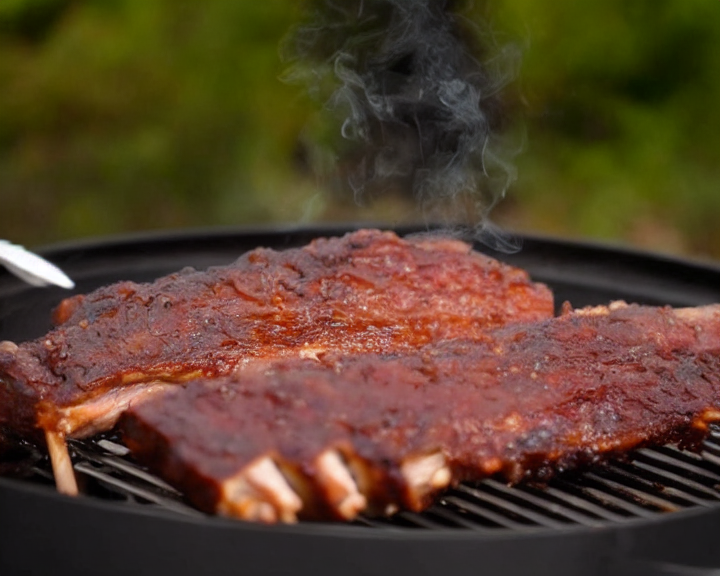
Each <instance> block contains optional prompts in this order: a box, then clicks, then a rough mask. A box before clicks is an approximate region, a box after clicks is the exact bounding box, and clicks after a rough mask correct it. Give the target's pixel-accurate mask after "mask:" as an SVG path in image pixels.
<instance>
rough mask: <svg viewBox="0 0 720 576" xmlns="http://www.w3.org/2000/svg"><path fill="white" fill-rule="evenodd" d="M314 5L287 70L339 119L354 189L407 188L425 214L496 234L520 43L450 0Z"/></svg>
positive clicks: (340, 160)
mask: <svg viewBox="0 0 720 576" xmlns="http://www.w3.org/2000/svg"><path fill="white" fill-rule="evenodd" d="M307 7H308V21H307V22H305V23H303V24H302V25H300V26H298V27H297V29H296V30H295V31H294V32H293V33H292V34H291V36H290V39H289V42H288V43H287V45H286V48H287V50H288V54H289V55H290V57H291V59H292V61H293V66H292V67H291V69H290V71H289V73H288V75H287V77H286V79H288V80H290V81H302V82H303V83H305V84H306V86H307V87H308V89H309V90H310V91H311V93H312V94H313V95H314V96H315V97H317V98H319V99H321V100H322V101H323V102H324V103H325V104H326V107H325V108H326V110H329V111H332V112H333V113H334V114H333V117H335V118H339V119H340V120H339V124H340V125H339V126H338V132H339V133H340V134H341V136H342V140H340V141H335V140H333V139H332V138H329V139H328V140H329V142H330V146H331V147H332V148H333V149H334V152H335V155H336V156H337V165H336V168H337V169H339V170H340V171H341V172H342V173H343V174H344V175H345V177H344V178H342V181H344V182H347V184H348V185H349V187H350V188H351V190H352V193H353V195H354V198H355V200H356V201H358V202H363V201H367V200H369V199H372V198H373V197H374V196H377V195H378V194H381V193H398V192H400V193H410V194H412V195H413V196H414V197H415V198H416V199H417V201H418V204H419V205H420V206H421V207H422V209H423V211H424V212H425V213H426V215H427V216H428V218H432V219H438V218H440V219H442V220H443V221H444V222H445V223H449V222H452V223H454V224H459V225H465V226H471V227H473V228H474V229H475V230H476V232H478V234H482V235H485V236H487V234H488V230H489V229H490V227H491V226H490V222H489V219H488V215H489V212H490V210H491V209H492V207H493V206H494V205H495V204H496V203H497V201H498V200H499V199H500V198H502V197H503V196H504V194H505V191H506V190H507V188H508V186H509V185H510V184H511V183H512V181H513V179H514V177H515V172H514V167H513V165H512V163H511V159H512V152H511V151H510V150H509V149H508V147H507V146H506V144H505V142H504V139H503V134H504V128H505V126H506V115H505V113H504V106H503V99H502V94H503V89H504V88H505V87H506V85H507V84H508V82H509V81H510V80H512V79H513V78H514V76H515V70H516V66H517V63H518V60H519V57H518V49H517V47H516V46H515V45H514V44H506V45H501V44H500V43H499V42H497V40H496V38H495V36H494V35H493V34H492V32H491V31H490V30H489V29H484V28H482V26H481V25H480V24H478V23H477V22H472V21H470V20H469V19H468V18H466V17H465V15H464V14H465V13H466V12H467V8H468V6H467V5H466V4H465V3H460V2H456V1H453V0H334V1H333V0H315V1H311V2H309V3H308V4H307ZM286 55H287V54H286ZM491 236H492V237H493V238H494V240H495V243H496V244H497V241H501V239H500V238H499V237H498V236H496V235H492V234H491Z"/></svg>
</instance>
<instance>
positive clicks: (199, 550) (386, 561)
mask: <svg viewBox="0 0 720 576" xmlns="http://www.w3.org/2000/svg"><path fill="white" fill-rule="evenodd" d="M360 227H364V228H369V227H377V226H376V225H373V224H369V223H363V224H362V225H353V226H350V225H347V226H346V225H342V226H338V225H328V226H314V227H304V226H301V227H298V226H288V227H282V228H277V227H268V228H255V229H242V228H241V229H238V228H219V229H218V228H212V229H197V230H182V231H171V232H153V233H141V234H132V235H122V236H114V237H107V238H95V239H88V240H82V241H75V242H69V243H65V244H57V245H53V246H48V247H43V248H41V249H40V250H38V252H40V253H41V254H43V255H45V256H47V257H48V258H50V259H51V260H53V261H54V262H56V263H57V264H59V265H61V266H62V267H63V268H64V269H65V270H66V271H67V272H68V273H69V274H70V275H71V277H73V278H74V279H75V280H76V281H77V283H78V289H77V291H79V292H84V291H87V290H89V289H92V287H94V286H92V285H88V284H92V282H93V281H94V280H93V279H98V278H100V277H102V276H103V274H123V275H126V274H127V273H128V272H130V273H131V274H130V275H131V276H132V275H135V274H138V275H140V276H142V275H143V274H146V273H148V272H150V271H153V270H155V268H154V266H156V265H157V262H158V260H159V259H161V258H162V259H163V265H164V266H165V267H166V268H167V269H168V272H169V271H174V270H176V269H179V268H180V267H181V266H177V259H189V260H191V261H192V260H197V259H203V258H207V257H208V256H212V257H214V256H216V251H217V250H218V248H220V252H221V253H223V254H225V257H223V258H219V259H218V260H217V263H218V264H221V263H226V262H227V261H228V260H227V255H228V254H229V253H234V254H235V256H238V255H239V254H240V253H241V252H242V251H244V250H247V249H250V248H253V247H255V246H258V245H266V246H270V247H275V248H284V247H290V246H296V245H300V244H304V243H306V242H307V241H309V240H311V239H312V238H315V237H317V236H327V235H339V234H344V233H346V232H348V231H350V230H354V229H357V228H360ZM434 229H435V228H433V227H430V230H431V231H433V230H434ZM427 230H428V228H427V227H424V226H407V227H402V228H396V229H395V231H396V232H398V233H399V234H401V235H405V234H409V233H416V232H424V231H427ZM521 238H522V240H523V245H524V248H523V250H522V251H521V252H519V253H516V254H498V253H497V252H494V251H492V250H490V249H488V248H486V247H483V246H481V245H477V244H476V248H477V249H479V250H481V251H482V252H485V253H487V254H490V255H492V256H494V257H497V258H499V259H500V260H503V261H506V262H508V263H511V264H514V265H517V266H521V267H523V268H525V269H527V270H528V271H530V273H531V274H532V276H533V278H534V279H535V280H538V281H543V282H548V283H549V284H551V285H554V284H556V283H557V284H560V285H564V284H572V283H578V282H579V283H580V284H581V285H582V289H586V288H587V289H592V290H596V291H598V290H599V292H603V291H611V292H612V288H613V286H614V285H615V284H617V282H621V281H618V280H616V279H615V278H616V276H618V275H620V276H623V274H628V275H629V277H630V278H633V279H637V278H641V279H642V280H644V281H643V282H639V283H635V284H633V285H632V286H630V287H627V286H626V287H625V288H632V290H628V291H629V294H630V295H629V296H628V298H629V299H632V298H633V296H632V294H633V293H637V292H638V291H639V292H641V293H643V294H645V297H641V298H640V300H642V301H647V300H650V301H651V302H649V303H652V301H661V302H665V303H668V304H672V305H700V304H705V303H710V302H719V301H720V266H719V265H715V264H712V263H702V262H698V261H691V260H686V259H682V258H678V257H674V256H667V255H662V254H655V253H652V252H644V251H638V250H634V249H629V248H625V247H616V246H609V245H606V244H602V243H596V242H582V241H575V240H566V239H556V238H549V237H542V236H530V235H523V236H522V237H521ZM165 254H171V255H174V256H175V259H173V258H168V259H165V258H164V256H163V255H165ZM138 263H139V265H138ZM153 263H154V264H153ZM190 263H191V264H192V262H190ZM568 263H569V264H570V267H569V268H568ZM608 270H610V271H611V272H612V274H611V275H610V277H608ZM163 273H165V271H164V270H161V271H160V272H153V274H154V276H153V277H155V276H157V275H160V274H163ZM130 279H133V278H130ZM658 279H660V280H661V282H660V283H658ZM99 283H104V281H100V282H99ZM553 287H554V286H553ZM615 288H617V286H615ZM644 290H648V292H647V293H644V292H643V291H644ZM30 291H32V292H30ZM559 292H562V290H560V291H559ZM28 293H31V294H32V295H35V296H37V295H39V294H42V295H43V297H45V298H53V299H56V300H59V299H60V298H63V297H65V296H67V295H68V293H67V292H61V291H60V290H59V289H52V288H50V289H44V291H43V292H38V291H37V289H30V288H28V287H26V286H25V285H23V284H21V283H20V282H19V281H17V280H15V279H14V278H12V277H11V276H10V275H9V273H7V272H6V271H4V270H0V329H2V312H3V308H2V304H3V302H4V299H5V300H7V299H17V300H18V301H19V302H23V303H24V302H25V295H26V294H28ZM556 293H558V291H557V290H556ZM594 297H597V295H594V296H591V298H594ZM556 303H557V304H558V305H560V304H561V303H562V298H561V297H560V296H558V298H557V302H556ZM573 304H574V305H576V306H581V305H584V304H585V303H584V302H579V301H573ZM0 517H1V518H2V520H3V521H2V523H0V567H2V568H4V569H5V570H4V571H3V573H4V574H13V573H21V571H27V570H28V566H27V562H28V561H29V560H28V559H29V558H32V553H31V549H30V547H29V545H28V542H27V540H30V539H28V538H27V534H28V533H32V534H34V536H35V538H34V540H39V541H40V542H42V543H43V545H45V546H47V547H49V548H50V549H51V551H52V554H51V555H50V557H51V558H54V559H55V561H56V562H57V561H59V562H60V563H61V565H62V569H61V571H69V570H70V569H72V570H73V571H74V572H75V573H76V574H85V573H87V574H95V573H101V571H99V570H98V565H102V566H104V568H105V569H104V570H103V571H102V573H106V574H123V573H126V572H127V571H129V570H130V569H132V570H134V571H135V572H136V573H147V574H153V573H156V571H157V570H159V569H161V570H163V571H164V570H166V569H170V567H169V565H168V562H170V564H171V565H172V569H173V570H174V571H175V573H176V574H192V573H197V571H198V570H199V569H202V570H203V571H205V570H206V569H207V570H209V572H208V573H217V574H224V573H228V574H229V573H237V572H235V571H232V572H231V571H229V569H228V566H235V567H237V566H236V565H235V564H234V563H233V560H235V561H236V560H237V556H238V549H240V550H242V551H243V554H246V555H249V556H251V557H252V560H251V561H249V562H248V563H247V565H246V568H247V570H246V571H245V572H242V573H252V574H255V573H258V574H284V573H287V572H288V571H294V572H297V573H312V574H317V575H322V574H325V573H327V574H336V573H337V572H338V570H339V568H340V567H342V568H343V570H344V571H345V573H347V574H348V575H350V574H356V573H357V574H366V573H397V572H398V571H399V570H400V571H405V570H407V569H408V564H407V561H408V554H410V555H411V556H412V559H411V560H412V561H411V562H410V563H411V564H413V565H414V564H418V565H417V566H414V568H413V570H414V571H415V572H416V573H417V574H425V573H428V574H430V573H433V574H434V573H436V572H437V570H440V569H442V570H445V571H448V570H450V571H452V572H454V573H456V574H476V573H477V571H476V568H477V562H481V563H482V565H484V566H488V567H494V568H497V569H498V570H502V571H503V573H504V574H507V575H512V574H525V573H528V570H530V571H532V572H533V573H535V574H544V573H547V574H552V575H554V576H558V575H561V574H575V573H578V570H582V571H583V573H586V574H610V573H614V572H612V571H610V570H611V567H617V566H619V565H621V564H622V562H623V561H624V560H623V559H626V558H631V559H633V560H634V561H635V560H638V559H640V560H641V561H642V559H644V558H650V559H653V561H661V562H674V563H676V564H678V563H679V564H688V565H696V566H700V565H709V566H720V549H718V550H717V551H715V552H713V551H712V549H713V548H716V549H717V548H718V547H717V546H714V543H713V540H712V532H715V533H717V529H718V528H719V527H720V503H719V504H712V505H708V506H707V507H699V506H698V507H693V508H687V509H683V510H679V511H675V512H672V513H657V514H654V515H652V516H650V517H635V518H625V519H623V520H621V521H619V522H616V523H611V524H607V525H601V526H582V525H578V524H572V525H568V526H567V527H558V528H554V529H552V530H548V529H547V528H543V527H540V528H534V527H528V528H525V529H523V530H521V531H511V530H496V531H492V532H488V531H470V530H467V529H463V528H453V527H444V528H442V529H433V528H426V529H422V530H418V529H403V528H399V527H393V528H388V529H382V530H374V529H372V528H370V529H369V528H368V527H363V526H352V525H342V524H333V523H303V524H300V525H296V526H262V525H257V524H246V523H241V522H237V521H234V520H228V519H223V518H214V517H203V518H191V517H184V516H180V515H179V514H176V513H172V512H165V511H163V510H162V509H158V508H155V507H147V506H142V505H128V504H127V503H121V502H120V503H119V502H114V501H103V500H98V499H91V498H83V499H81V500H75V499H70V498H68V497H65V496H62V495H59V494H57V493H55V492H54V491H53V490H52V489H51V488H48V487H44V486H38V485H33V484H30V483H28V482H23V481H18V480H13V479H8V478H0ZM68 524H69V525H70V526H72V527H73V528H74V529H75V531H74V532H73V531H72V530H68V529H67V526H68ZM108 524H110V525H111V526H108ZM151 528H153V529H154V530H151ZM163 530H165V531H170V532H171V533H172V535H171V536H165V537H164V538H163V539H162V540H161V541H160V543H159V545H158V546H157V548H153V547H151V546H148V543H147V541H143V538H144V537H147V536H148V534H149V533H151V532H154V531H163ZM113 535H114V536H116V537H121V536H122V537H124V538H125V540H126V544H125V546H126V548H125V549H123V550H122V551H119V550H108V546H107V543H106V542H105V540H104V538H105V537H106V536H107V537H112V536H113ZM208 535H211V536H213V537H215V538H217V540H218V542H216V543H214V544H213V543H210V542H208V538H209V536H208ZM173 538H174V539H175V542H176V543H177V542H181V543H182V544H180V545H177V546H174V547H173V549H174V550H175V554H176V557H174V558H172V561H170V560H169V559H168V556H167V552H168V551H167V550H166V548H167V545H168V541H172V540H173ZM80 541H82V543H81V542H80ZM198 541H200V542H201V545H198ZM663 541H673V545H672V546H669V545H665V546H663V545H661V544H658V543H662V542H663ZM328 543H329V544H331V545H332V546H330V548H331V549H332V550H329V551H328V550H327V545H328ZM79 546H82V548H81V554H79V555H75V557H69V556H68V554H67V551H68V550H71V551H77V550H78V547H79ZM278 548H279V549H282V550H283V551H285V552H288V559H278V558H275V557H273V552H272V551H273V550H276V549H278ZM335 548H339V549H341V550H343V551H344V552H345V554H344V555H341V554H339V553H338V551H337V550H335ZM568 548H571V549H570V550H569V549H568ZM126 549H129V550H131V551H133V552H135V557H133V555H132V554H130V555H129V554H127V552H126ZM180 550H182V553H180V552H179V551H180ZM210 552H215V554H216V556H215V559H216V560H215V561H213V562H212V566H209V565H208V564H207V563H205V564H202V566H200V565H199V564H198V562H200V561H201V560H202V558H201V557H203V558H204V559H205V560H204V561H206V562H207V557H208V553H210ZM261 552H263V553H266V554H269V556H268V555H266V557H265V558H261V557H260V553H261ZM314 554H320V555H323V556H324V558H325V561H324V562H323V563H322V564H318V561H317V560H316V559H315V558H314ZM23 555H24V557H22V556H23ZM35 556H38V555H37V554H35ZM275 556H277V554H275ZM138 557H139V558H140V559H142V560H143V561H145V562H146V566H147V571H143V569H140V571H139V572H138V562H137V560H138ZM541 559H545V561H546V564H545V566H546V571H543V570H544V568H543V564H542V563H541ZM658 559H661V560H658ZM108 560H111V564H112V565H111V566H110V565H108ZM288 560H289V561H288ZM33 562H34V564H32V566H35V567H36V570H35V572H37V573H46V572H47V571H48V569H51V570H52V569H55V568H56V567H57V565H48V564H46V563H45V561H43V560H42V559H40V558H35V559H34V560H33ZM333 562H334V563H333ZM618 562H619V563H620V564H618ZM3 563H5V564H6V565H5V566H4V565H3ZM23 563H24V564H23ZM32 566H31V569H30V572H29V573H35V572H34V571H33V570H32ZM48 566H50V568H48ZM199 566H200V568H199ZM13 570H15V571H13ZM24 573H26V572H24ZM489 573H492V571H490V572H489ZM648 573H650V572H648ZM657 573H658V574H660V573H663V572H661V571H658V572H657Z"/></svg>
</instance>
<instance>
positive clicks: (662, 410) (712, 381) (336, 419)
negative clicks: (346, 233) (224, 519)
mask: <svg viewBox="0 0 720 576" xmlns="http://www.w3.org/2000/svg"><path fill="white" fill-rule="evenodd" d="M719 409H720V306H710V307H704V308H697V309H685V310H672V309H670V308H651V307H641V306H627V305H624V304H621V303H616V304H613V305H612V306H611V307H609V308H606V307H597V308H593V309H587V310H579V311H576V312H568V313H565V314H564V315H563V316H561V317H559V318H555V319H551V320H547V321H543V322H537V323H533V324H518V325H513V326H508V327H505V328H501V329H498V330H496V331H494V332H492V333H491V338H490V339H488V340H484V341H461V340H454V341H446V342H440V343H433V344H429V345H427V346H425V347H423V348H421V349H419V350H417V351H415V352H410V353H405V352H403V353H400V354H395V355H392V356H388V355H374V354H373V355H365V356H356V357H342V356H331V355H328V356H326V357H325V358H324V359H323V363H322V365H318V363H314V362H309V361H298V360H293V361H284V362H279V363H277V364H276V365H274V366H273V367H272V368H269V369H262V370H261V369H256V370H250V371H247V372H246V373H244V374H243V375H241V376H236V377H234V378H227V379H220V380H214V381H208V380H201V381H197V382H192V383H189V384H188V385H187V386H186V387H185V388H184V389H177V390H175V391H173V393H172V394H169V395H168V396H166V397H163V398H160V399H157V400H151V401H149V402H148V403H146V404H143V405H140V406H138V407H136V408H133V409H131V410H130V411H129V412H126V413H125V415H124V417H123V420H122V427H123V429H124V434H125V438H126V440H127V443H128V445H129V446H130V448H131V449H132V451H133V453H134V454H135V455H136V456H137V457H138V458H139V459H140V460H141V461H143V462H145V463H146V464H147V465H148V466H150V467H151V468H152V469H153V470H155V471H156V472H158V473H159V474H160V475H162V476H163V477H165V478H166V479H167V480H168V481H170V482H171V483H172V484H174V485H176V486H177V487H179V488H180V489H181V490H183V491H184V492H185V493H186V495H187V496H188V498H190V499H191V500H192V501H193V502H194V503H195V504H196V505H197V506H198V507H200V508H201V509H203V510H206V511H208V512H217V511H220V512H224V513H228V512H227V511H228V510H232V506H231V505H230V503H228V501H227V498H228V496H227V490H225V489H224V487H225V486H226V485H227V482H228V480H229V479H232V481H233V482H237V481H238V479H239V478H243V477H244V470H246V469H247V467H248V466H251V465H252V464H253V463H254V462H257V461H258V460H259V459H268V458H269V459H270V460H271V461H273V462H275V463H276V465H277V467H278V468H279V469H280V470H288V471H291V473H288V474H287V475H286V476H287V478H288V481H289V482H290V484H291V485H293V487H294V488H295V490H296V493H297V494H298V495H301V496H302V499H303V507H302V509H301V510H300V515H301V516H303V515H304V516H310V517H320V518H324V517H336V518H341V517H345V518H346V517H348V513H347V511H344V512H343V511H341V510H339V509H338V506H337V505H335V504H333V501H332V500H331V499H330V498H328V497H327V496H325V495H324V493H323V491H322V489H321V488H320V487H318V486H317V485H318V476H319V475H320V474H319V471H318V469H317V462H318V456H319V455H321V454H323V453H326V452H327V450H335V451H337V452H338V453H339V454H341V455H342V456H343V458H344V460H345V463H346V465H347V466H348V470H350V471H351V472H352V474H353V476H354V479H355V481H356V484H357V486H358V488H359V490H360V491H361V492H362V494H363V495H364V496H365V498H366V500H367V502H368V503H369V506H370V511H374V512H382V511H384V510H388V509H390V510H391V509H395V508H397V507H404V508H409V509H412V510H419V509H422V508H423V507H425V506H427V505H428V504H429V503H430V502H431V500H432V496H433V494H435V493H436V492H437V491H438V490H439V489H441V488H443V487H444V486H446V485H447V484H448V483H449V482H451V481H452V482H457V481H459V480H462V479H481V478H483V477H487V476H489V475H492V474H495V473H501V474H502V475H504V476H505V477H506V478H507V479H509V480H511V481H519V480H520V479H522V478H523V477H524V476H525V475H527V474H539V475H540V476H544V475H547V474H548V473H550V472H553V471H555V470H558V469H564V468H566V467H568V466H574V465H576V464H578V463H581V462H591V461H593V460H596V459H598V458H600V457H605V456H608V455H610V454H615V453H619V452H622V451H626V450H629V449H632V448H634V447H637V446H639V445H643V444H648V443H665V442H670V441H683V442H687V443H692V442H695V441H697V440H698V439H699V438H701V437H702V436H703V434H704V432H705V430H706V425H707V422H708V421H710V420H714V419H717V418H720V412H719ZM351 490H352V487H351V489H350V491H351ZM253 498H255V499H256V500H253V502H254V505H255V506H261V505H262V506H269V507H270V508H273V507H274V509H275V510H276V513H275V514H274V515H270V516H266V517H265V518H264V519H265V520H268V518H270V519H276V520H280V519H283V518H285V519H287V518H291V519H292V518H294V514H295V511H292V513H291V514H289V513H288V511H286V510H283V509H282V507H281V505H280V504H278V502H277V499H275V500H274V499H273V498H272V497H266V496H254V497H253ZM263 498H265V499H263ZM357 511H358V508H357V507H356V508H353V509H351V512H352V513H353V514H354V513H356V512H357ZM236 515H238V516H240V517H244V518H250V519H252V518H251V517H247V516H243V515H242V514H236Z"/></svg>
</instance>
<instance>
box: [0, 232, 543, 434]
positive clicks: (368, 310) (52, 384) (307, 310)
mask: <svg viewBox="0 0 720 576" xmlns="http://www.w3.org/2000/svg"><path fill="white" fill-rule="evenodd" d="M552 313H553V304H552V296H551V294H550V291H549V290H548V289H547V288H546V287H545V286H543V285H540V284H534V283H532V282H530V280H529V278H528V275H527V274H526V273H525V272H523V271H521V270H518V269H515V268H512V267H509V266H506V265H503V264H500V263H499V262H497V261H495V260H493V259H491V258H488V257H486V256H483V255H481V254H478V253H476V252H473V251H472V250H471V248H470V246H468V245H467V244H464V243H462V242H458V241H454V240H448V239H441V238H430V237H425V238H422V239H412V240H402V239H400V238H398V237H397V236H396V235H395V234H392V233H389V232H378V231H371V230H363V231H358V232H355V233H352V234H348V235H347V236H345V237H343V238H331V239H318V240H316V241H314V242H312V243H311V244H309V245H308V246H306V247H304V248H300V249H292V250H286V251H283V252H276V251H273V250H267V249H257V250H253V251H252V252H249V253H247V254H245V255H244V256H242V257H240V258H239V259H238V260H237V261H236V262H235V263H234V264H232V265H230V266H224V267H215V268H210V269H209V270H207V271H205V272H198V271H195V270H192V269H186V270H183V271H181V272H179V273H177V274H171V275H169V276H166V277H164V278H160V279H158V280H157V281H155V282H153V283H148V284H136V283H132V282H120V283H118V284H114V285H111V286H108V287H105V288H101V289H99V290H96V291H94V292H92V293H90V294H87V295H81V296H75V297H73V298H70V299H67V300H65V301H64V302H62V303H61V304H60V305H59V306H58V308H57V310H56V311H55V314H54V318H55V321H56V323H57V324H58V326H57V328H56V329H54V330H52V331H51V332H50V333H48V334H47V335H46V336H44V337H42V338H39V339H37V340H35V341H32V342H27V343H23V344H20V345H19V346H17V345H15V344H13V343H10V342H5V343H0V430H2V429H3V428H5V429H12V430H13V431H14V432H16V433H19V434H26V435H27V434H30V433H32V431H33V430H34V429H35V428H37V427H39V428H41V429H43V430H57V431H59V432H61V433H62V434H65V435H71V436H72V435H75V436H85V435H89V434H92V433H94V432H97V431H99V430H101V429H106V428H108V427H110V426H112V425H113V423H114V417H115V416H116V414H115V412H117V410H116V409H114V408H113V406H114V405H115V408H117V406H120V408H121V409H122V408H123V407H124V404H122V403H123V402H125V403H127V402H130V399H132V401H133V402H137V401H140V400H141V399H142V396H143V393H144V391H145V390H146V389H147V390H148V391H149V392H152V393H154V392H155V391H156V390H157V388H158V386H159V385H160V383H162V382H170V383H177V382H183V381H186V380H188V379H191V378H196V377H200V376H203V377H218V376H221V375H227V374H230V373H232V372H233V371H235V370H239V369H242V368H243V367H244V366H246V365H248V364H251V363H253V361H258V360H259V361H275V360H277V359H279V358H293V357H295V358H296V357H306V358H317V357H318V356H321V355H322V354H324V353H325V352H326V351H328V350H332V351H333V352H337V353H340V354H355V353H369V352H374V353H379V352H384V351H399V350H404V349H412V348H416V347H418V346H422V345H424V344H426V343H428V342H432V341H435V340H440V339H445V338H455V337H460V336H461V337H464V338H471V339H473V338H482V335H483V334H484V332H485V331H486V330H487V329H489V328H492V327H496V326H499V325H502V324H504V323H506V322H510V321H521V320H533V319H540V318H546V317H549V316H551V315H552ZM148 383H152V385H151V386H148ZM135 387H138V394H136V393H134V392H132V393H126V392H123V391H124V390H128V389H130V388H135ZM140 392H143V393H140ZM86 408H87V409H86Z"/></svg>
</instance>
